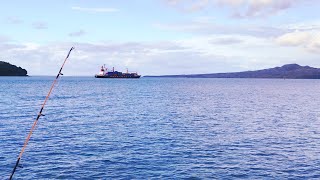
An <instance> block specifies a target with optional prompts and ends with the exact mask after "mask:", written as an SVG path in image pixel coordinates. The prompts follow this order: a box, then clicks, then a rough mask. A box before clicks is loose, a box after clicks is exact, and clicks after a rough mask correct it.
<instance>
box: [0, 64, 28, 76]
mask: <svg viewBox="0 0 320 180" xmlns="http://www.w3.org/2000/svg"><path fill="white" fill-rule="evenodd" d="M27 74H28V72H27V70H25V69H22V68H21V67H17V66H15V65H12V64H10V63H7V62H4V61H0V76H28V75H27Z"/></svg>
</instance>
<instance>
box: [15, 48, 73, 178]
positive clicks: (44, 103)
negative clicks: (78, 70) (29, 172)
mask: <svg viewBox="0 0 320 180" xmlns="http://www.w3.org/2000/svg"><path fill="white" fill-rule="evenodd" d="M73 49H74V47H72V48H71V49H70V50H69V53H68V55H67V57H66V58H65V60H64V62H63V64H62V66H61V68H60V70H59V72H58V75H57V76H56V78H55V79H54V81H53V83H52V85H51V88H50V90H49V92H48V95H47V96H46V98H45V100H44V102H43V104H42V106H41V109H40V111H39V113H38V116H37V118H36V120H35V121H34V123H33V125H32V127H31V129H30V131H29V134H28V136H27V138H26V140H25V141H24V144H23V147H22V149H21V151H20V154H19V156H18V159H17V162H16V164H15V166H14V168H13V170H12V173H11V175H10V178H9V180H11V179H12V177H13V175H14V173H15V171H16V169H17V167H18V166H19V162H20V159H21V157H22V155H23V153H24V151H25V149H26V147H27V145H28V142H29V140H30V138H31V135H32V133H33V131H34V130H35V128H36V126H37V123H38V120H39V119H40V117H41V116H44V114H42V111H43V109H44V106H45V105H46V103H47V101H48V99H49V97H50V94H51V92H52V90H53V88H54V86H55V84H56V83H57V81H58V79H59V77H60V75H63V74H62V73H61V71H62V69H63V67H64V65H65V63H66V61H67V59H68V58H69V55H70V53H71V51H72V50H73Z"/></svg>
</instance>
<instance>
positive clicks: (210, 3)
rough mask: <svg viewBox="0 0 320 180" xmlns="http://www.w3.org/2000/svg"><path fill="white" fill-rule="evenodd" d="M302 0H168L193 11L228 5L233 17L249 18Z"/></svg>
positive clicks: (269, 13) (270, 13) (177, 6)
mask: <svg viewBox="0 0 320 180" xmlns="http://www.w3.org/2000/svg"><path fill="white" fill-rule="evenodd" d="M298 2H303V1H302V0H198V1H193V0H184V1H183V0H167V3H168V5H170V6H173V7H176V8H178V9H180V10H183V11H187V12H193V11H198V10H202V9H205V8H212V7H219V6H220V7H221V6H222V7H227V8H230V9H231V11H232V16H233V17H238V18H249V17H261V16H269V15H275V14H276V13H278V12H280V11H283V10H286V9H289V8H291V7H292V6H294V5H295V4H297V3H298Z"/></svg>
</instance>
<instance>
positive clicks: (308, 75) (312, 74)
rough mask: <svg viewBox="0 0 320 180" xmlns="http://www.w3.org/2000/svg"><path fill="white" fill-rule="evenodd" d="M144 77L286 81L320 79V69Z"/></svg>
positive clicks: (284, 68)
mask: <svg viewBox="0 0 320 180" xmlns="http://www.w3.org/2000/svg"><path fill="white" fill-rule="evenodd" d="M144 77H162V78H169V77H176V78H284V79H320V68H314V67H310V66H300V65H298V64H286V65H283V66H281V67H275V68H269V69H262V70H257V71H243V72H231V73H211V74H189V75H163V76H144Z"/></svg>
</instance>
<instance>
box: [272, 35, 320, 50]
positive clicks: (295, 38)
mask: <svg viewBox="0 0 320 180" xmlns="http://www.w3.org/2000/svg"><path fill="white" fill-rule="evenodd" d="M275 42H276V43H278V44H280V45H282V46H296V47H302V48H304V49H306V50H308V51H311V52H315V53H319V52H320V31H319V30H309V31H294V32H290V33H286V34H283V35H281V36H279V37H277V38H276V39H275Z"/></svg>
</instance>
